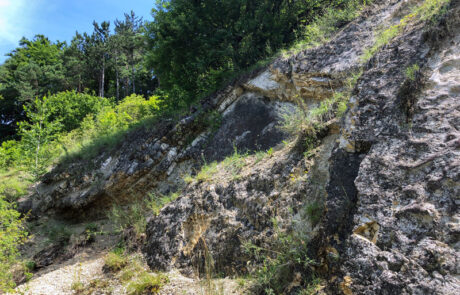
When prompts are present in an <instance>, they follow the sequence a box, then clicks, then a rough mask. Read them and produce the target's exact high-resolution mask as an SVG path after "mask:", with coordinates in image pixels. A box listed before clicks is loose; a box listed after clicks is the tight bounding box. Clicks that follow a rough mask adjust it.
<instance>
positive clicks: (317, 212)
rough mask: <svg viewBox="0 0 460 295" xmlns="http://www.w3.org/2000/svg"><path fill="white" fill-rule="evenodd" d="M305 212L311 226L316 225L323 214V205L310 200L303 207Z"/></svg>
mask: <svg viewBox="0 0 460 295" xmlns="http://www.w3.org/2000/svg"><path fill="white" fill-rule="evenodd" d="M305 213H306V215H307V217H308V219H310V221H311V223H312V225H313V226H315V225H317V224H318V223H319V221H320V219H321V216H322V215H323V206H322V205H321V204H320V203H319V202H316V201H315V202H312V203H310V204H308V205H307V206H306V207H305Z"/></svg>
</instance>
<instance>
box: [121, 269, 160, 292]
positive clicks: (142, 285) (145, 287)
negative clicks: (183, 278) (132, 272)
mask: <svg viewBox="0 0 460 295" xmlns="http://www.w3.org/2000/svg"><path fill="white" fill-rule="evenodd" d="M168 282H169V278H168V276H166V275H165V274H152V273H147V272H144V273H142V274H141V275H139V276H138V277H137V278H136V279H135V280H133V281H132V282H131V283H130V284H129V285H128V288H127V290H128V294H129V295H142V294H158V293H159V292H160V290H161V288H162V287H163V286H164V285H165V284H167V283H168Z"/></svg>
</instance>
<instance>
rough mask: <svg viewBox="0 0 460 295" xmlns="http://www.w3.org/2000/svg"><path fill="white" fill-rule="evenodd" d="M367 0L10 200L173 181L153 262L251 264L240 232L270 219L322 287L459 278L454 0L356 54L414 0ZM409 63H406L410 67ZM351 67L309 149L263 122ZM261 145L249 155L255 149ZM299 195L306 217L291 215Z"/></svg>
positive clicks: (314, 97) (257, 235) (157, 186)
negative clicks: (209, 167) (322, 33)
mask: <svg viewBox="0 0 460 295" xmlns="http://www.w3.org/2000/svg"><path fill="white" fill-rule="evenodd" d="M375 2H376V3H375V4H373V5H371V6H370V7H368V8H367V9H366V10H365V11H363V13H362V14H361V16H359V17H358V18H357V19H356V20H354V21H352V22H351V23H349V24H346V25H345V26H344V27H343V28H342V29H341V30H340V31H339V32H338V33H337V34H336V35H335V36H334V38H332V40H330V41H329V42H327V43H326V44H323V45H320V46H317V47H314V48H311V49H307V50H304V51H301V52H299V53H297V54H294V55H291V56H289V57H288V58H279V59H277V60H276V61H274V62H273V63H272V64H270V65H269V66H268V67H266V68H263V69H260V70H258V71H256V72H254V73H252V74H250V75H248V76H245V77H241V78H240V79H238V80H236V81H235V82H234V83H232V84H231V85H229V86H227V87H226V88H225V89H223V90H221V91H219V92H217V93H216V94H214V95H212V96H210V97H208V98H207V99H205V100H203V101H202V102H201V107H200V108H199V110H198V109H197V110H192V111H191V114H190V116H187V117H185V118H182V119H180V120H179V121H173V120H166V121H163V122H160V123H157V124H156V125H155V126H152V128H151V129H148V128H144V129H141V130H137V131H136V132H133V133H131V134H129V135H128V137H127V139H126V141H125V142H124V143H123V144H122V145H121V146H120V147H119V148H118V149H117V151H116V152H114V153H111V154H108V153H107V154H102V155H100V156H99V157H98V158H97V159H94V160H91V161H90V162H88V161H81V162H77V163H73V164H72V165H71V166H70V167H67V166H66V167H64V166H60V167H57V168H56V169H55V170H54V171H53V172H51V173H50V174H48V175H47V176H46V177H45V179H44V180H43V182H42V183H41V184H40V185H39V186H38V187H37V190H38V192H39V193H38V194H36V195H35V196H32V197H31V198H29V199H28V200H26V201H24V202H23V203H22V204H21V208H22V210H24V211H26V210H28V209H31V210H32V212H33V214H35V215H39V214H43V213H46V214H49V215H56V216H61V217H63V218H75V217H76V216H78V217H80V218H96V217H103V212H104V209H105V208H108V207H110V206H111V205H112V204H113V203H115V202H116V203H125V204H129V202H130V201H132V200H133V199H136V198H142V197H145V195H146V194H147V193H148V192H150V191H152V190H154V191H157V192H159V193H162V194H168V193H170V192H174V191H176V190H178V188H180V192H181V193H180V196H179V197H178V198H177V199H176V200H175V201H173V202H172V203H170V204H169V205H167V206H166V207H164V208H163V209H162V210H161V212H160V213H159V215H158V216H152V217H151V218H150V221H149V223H148V226H147V244H146V247H145V256H146V259H147V262H148V264H149V266H150V267H151V268H152V269H160V270H165V269H166V270H169V269H172V268H177V269H181V270H182V271H183V272H184V273H191V272H193V271H194V270H196V269H198V270H201V268H203V267H204V265H203V264H204V263H205V262H204V258H205V257H206V256H207V255H211V256H212V259H213V261H214V263H215V271H216V272H218V273H223V274H226V275H230V274H241V273H245V272H247V271H248V270H249V268H250V267H253V265H251V264H250V263H248V260H250V259H251V258H250V257H249V256H248V254H247V253H246V252H245V251H243V244H244V243H245V242H247V241H251V242H253V243H256V244H258V245H266V246H267V245H270V241H271V240H273V239H276V233H275V231H274V229H273V221H274V220H277V223H278V224H279V226H280V227H281V228H283V229H285V230H291V231H297V232H298V233H299V235H300V234H301V235H303V236H305V238H306V239H307V240H308V242H309V247H310V250H309V251H310V256H311V257H312V259H314V260H316V261H317V264H316V265H315V267H314V271H315V273H317V274H318V275H320V276H321V277H322V278H323V279H324V280H325V281H326V286H325V289H324V290H323V291H324V292H326V293H329V294H339V293H344V294H458V292H459V290H460V282H459V279H458V274H459V271H460V269H459V265H460V253H459V232H460V225H459V217H460V216H459V210H458V204H459V196H460V161H459V159H460V131H459V130H460V100H459V99H460V98H459V95H460V29H459V28H460V4H459V1H455V0H454V1H451V3H450V4H449V5H448V7H447V8H446V12H444V14H443V16H442V17H441V18H440V19H436V21H435V22H432V21H426V20H421V21H415V22H414V23H411V24H410V25H409V26H407V28H405V29H404V30H403V31H402V32H401V34H399V35H398V36H396V37H395V38H394V39H392V40H391V42H389V44H387V45H385V46H383V47H382V48H381V49H380V50H378V51H377V53H376V54H375V55H374V56H373V57H372V58H371V59H370V61H368V62H366V63H363V62H362V58H360V57H361V56H362V55H363V53H364V51H365V49H366V48H369V47H371V46H372V45H373V44H374V43H375V41H376V38H377V35H376V33H375V32H377V31H378V30H380V29H381V28H382V27H388V26H392V25H395V24H397V23H398V22H399V21H400V20H401V18H403V17H404V15H406V14H408V11H409V7H410V6H411V5H412V4H414V3H416V2H417V1H397V0H387V1H375ZM413 65H417V67H418V69H419V70H417V71H416V72H415V73H414V74H413V76H408V75H407V69H408V68H410V67H411V66H413ZM360 70H361V71H362V74H361V76H360V78H359V79H358V81H357V83H356V85H355V86H354V88H353V91H352V95H351V97H350V99H349V101H348V109H347V111H346V113H345V115H344V116H343V117H342V118H341V119H340V120H339V118H332V119H331V120H329V121H328V122H327V123H325V124H324V126H322V127H321V128H320V129H319V130H318V131H317V134H316V135H315V136H316V139H317V141H316V142H315V148H314V149H313V150H312V151H311V152H310V153H309V154H308V155H307V156H305V155H304V152H305V147H304V145H303V142H304V140H305V135H304V136H303V137H302V136H301V137H299V138H298V139H297V141H295V142H291V143H285V144H283V143H282V141H283V140H287V139H288V135H287V134H285V133H284V132H283V131H280V129H279V128H277V125H279V122H280V119H281V117H282V116H283V114H285V113H286V112H287V113H289V112H294V111H295V109H296V108H297V107H298V106H297V105H296V104H297V103H298V101H299V99H300V100H302V101H303V103H304V105H306V106H308V107H309V108H313V107H315V106H317V105H318V104H319V103H320V102H321V101H322V100H324V99H326V98H329V97H330V96H332V95H333V94H334V93H336V92H340V91H342V90H343V89H344V87H345V81H346V80H347V78H349V77H350V76H351V75H352V74H353V73H355V72H357V71H360ZM214 121H218V124H214V123H216V122H214ZM271 147H273V148H274V149H273V150H272V151H271V152H270V154H269V155H268V156H265V157H264V158H262V159H259V158H258V157H257V155H256V154H253V153H254V151H266V150H268V149H269V148H271ZM235 149H237V151H239V152H240V153H245V152H248V153H249V156H247V157H245V158H243V159H240V161H241V162H239V164H238V165H239V167H238V170H237V171H232V170H231V169H230V170H228V169H226V167H225V165H224V164H222V163H221V164H219V165H218V166H217V172H216V173H215V174H214V175H212V177H210V178H209V179H206V180H203V179H201V180H200V179H199V178H195V179H194V180H192V181H190V182H189V183H186V182H184V180H183V177H184V176H185V175H188V174H191V175H192V176H193V175H195V174H196V173H197V171H199V170H200V167H201V166H202V165H203V164H204V160H203V159H205V161H206V162H207V163H210V162H212V161H221V160H223V159H224V158H225V157H226V156H229V155H232V153H233V152H234V150H235ZM309 204H316V207H315V208H316V209H315V210H317V211H318V212H319V214H318V215H319V217H320V219H319V220H313V219H312V218H308V217H306V216H305V210H304V209H305V207H306V206H308V205H309ZM293 221H297V222H294V223H293ZM299 224H300V225H301V228H300V229H299V228H296V225H299ZM289 291H292V292H295V288H292V290H291V289H290V290H289Z"/></svg>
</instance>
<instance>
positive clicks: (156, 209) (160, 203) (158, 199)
mask: <svg viewBox="0 0 460 295" xmlns="http://www.w3.org/2000/svg"><path fill="white" fill-rule="evenodd" d="M179 195H180V194H179V193H178V192H176V193H172V194H170V195H167V196H157V195H156V194H154V193H150V195H149V200H148V201H147V207H148V208H149V210H150V211H151V212H153V214H154V215H155V216H157V215H158V214H159V213H160V210H161V209H162V208H163V207H164V206H166V205H167V204H169V203H171V202H172V201H174V200H175V199H177V198H178V197H179Z"/></svg>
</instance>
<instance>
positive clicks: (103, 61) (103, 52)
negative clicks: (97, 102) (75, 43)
mask: <svg viewBox="0 0 460 295" xmlns="http://www.w3.org/2000/svg"><path fill="white" fill-rule="evenodd" d="M93 26H94V31H93V34H92V35H91V38H90V42H89V43H90V44H91V46H92V50H93V54H94V61H95V62H96V64H97V65H98V69H99V77H98V81H99V89H98V90H99V91H98V93H99V96H100V97H104V90H105V74H106V66H107V59H108V58H109V50H108V49H109V47H108V42H107V41H108V39H109V35H110V22H102V23H101V25H99V24H98V23H97V22H93Z"/></svg>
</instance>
